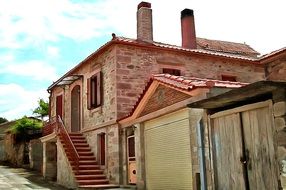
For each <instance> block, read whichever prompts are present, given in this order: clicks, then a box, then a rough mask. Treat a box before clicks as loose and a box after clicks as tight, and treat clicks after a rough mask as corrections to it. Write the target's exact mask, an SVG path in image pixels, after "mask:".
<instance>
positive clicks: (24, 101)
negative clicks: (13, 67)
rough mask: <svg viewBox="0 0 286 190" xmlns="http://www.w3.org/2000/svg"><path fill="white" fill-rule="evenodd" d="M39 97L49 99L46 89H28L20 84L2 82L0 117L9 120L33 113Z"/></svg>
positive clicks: (0, 86)
mask: <svg viewBox="0 0 286 190" xmlns="http://www.w3.org/2000/svg"><path fill="white" fill-rule="evenodd" d="M39 98H44V99H45V100H47V99H48V93H47V91H46V89H42V90H37V91H35V90H27V89H24V88H23V87H21V86H20V85H18V84H13V83H10V84H0V100H1V101H0V113H1V115H0V117H5V118H7V119H8V120H13V119H17V118H20V117H22V116H24V115H27V116H30V115H32V110H33V109H35V108H36V107H37V106H38V100H39Z"/></svg>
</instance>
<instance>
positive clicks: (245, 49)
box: [197, 38, 259, 57]
mask: <svg viewBox="0 0 286 190" xmlns="http://www.w3.org/2000/svg"><path fill="white" fill-rule="evenodd" d="M197 48H198V49H205V50H211V51H216V52H224V53H232V54H239V55H245V56H251V57H257V55H259V53H258V52H257V51H255V50H254V49H253V48H251V47H250V46H249V45H247V44H245V43H235V42H226V41H220V40H209V39H205V38H197Z"/></svg>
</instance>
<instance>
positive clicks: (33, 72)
mask: <svg viewBox="0 0 286 190" xmlns="http://www.w3.org/2000/svg"><path fill="white" fill-rule="evenodd" d="M0 66H1V70H0V74H13V75H18V76H25V77H31V80H49V81H53V80H55V79H57V78H58V76H57V75H56V69H55V68H54V67H53V66H51V65H49V64H47V63H45V62H44V61H40V60H31V61H27V62H17V63H13V62H2V63H0Z"/></svg>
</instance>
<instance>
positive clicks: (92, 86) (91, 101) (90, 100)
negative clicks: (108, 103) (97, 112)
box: [87, 72, 102, 109]
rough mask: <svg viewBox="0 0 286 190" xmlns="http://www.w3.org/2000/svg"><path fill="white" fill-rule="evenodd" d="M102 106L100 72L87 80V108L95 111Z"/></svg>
mask: <svg viewBox="0 0 286 190" xmlns="http://www.w3.org/2000/svg"><path fill="white" fill-rule="evenodd" d="M101 105H102V74H101V72H98V73H97V74H95V75H93V76H92V77H90V78H89V79H87V107H88V109H94V108H97V107H99V106H101Z"/></svg>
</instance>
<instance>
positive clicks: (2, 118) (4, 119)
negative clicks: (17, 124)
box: [0, 117, 8, 124]
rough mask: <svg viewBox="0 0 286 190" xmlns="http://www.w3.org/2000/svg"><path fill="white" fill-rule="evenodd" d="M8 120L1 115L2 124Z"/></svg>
mask: <svg viewBox="0 0 286 190" xmlns="http://www.w3.org/2000/svg"><path fill="white" fill-rule="evenodd" d="M7 121H8V120H7V119H6V118H4V117H0V124H1V123H6V122H7Z"/></svg>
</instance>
